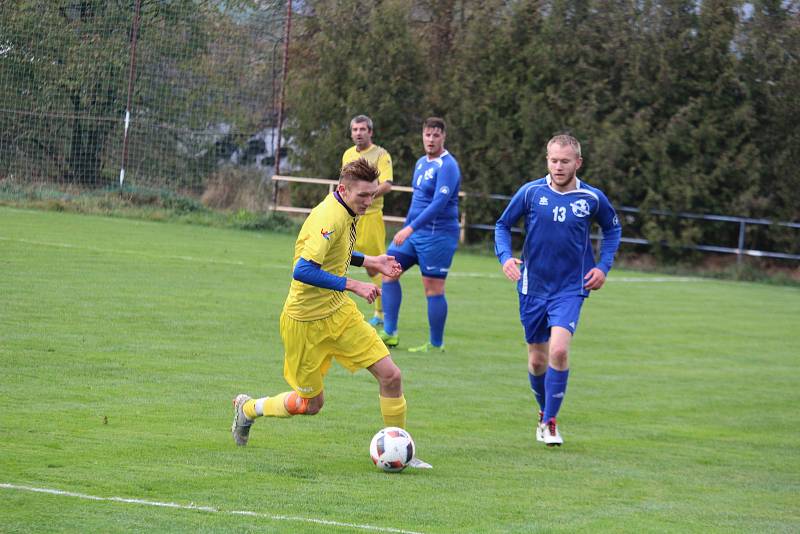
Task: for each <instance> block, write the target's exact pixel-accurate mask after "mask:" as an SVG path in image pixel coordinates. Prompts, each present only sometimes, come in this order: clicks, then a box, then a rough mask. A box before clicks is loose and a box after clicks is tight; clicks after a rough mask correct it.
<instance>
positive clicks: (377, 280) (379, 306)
mask: <svg viewBox="0 0 800 534" xmlns="http://www.w3.org/2000/svg"><path fill="white" fill-rule="evenodd" d="M382 278H383V277H382V275H380V274H376V275H375V276H371V277H370V280H372V283H373V284H375V285H376V286H378V287H381V280H382ZM375 315H377V316H378V317H380V318H381V319H383V302H382V301H381V297H378V298H376V299H375Z"/></svg>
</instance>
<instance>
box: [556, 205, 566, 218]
mask: <svg viewBox="0 0 800 534" xmlns="http://www.w3.org/2000/svg"><path fill="white" fill-rule="evenodd" d="M566 218H567V208H565V207H563V206H556V207H555V208H553V220H554V221H558V222H564V219H566Z"/></svg>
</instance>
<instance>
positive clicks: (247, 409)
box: [242, 399, 258, 419]
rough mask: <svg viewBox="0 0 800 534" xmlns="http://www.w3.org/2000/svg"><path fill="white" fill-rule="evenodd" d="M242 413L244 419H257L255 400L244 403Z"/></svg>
mask: <svg viewBox="0 0 800 534" xmlns="http://www.w3.org/2000/svg"><path fill="white" fill-rule="evenodd" d="M242 411H243V412H244V415H245V417H247V418H248V419H255V418H256V417H258V414H257V413H256V399H250V400H249V401H247V402H245V403H244V405H243V406H242Z"/></svg>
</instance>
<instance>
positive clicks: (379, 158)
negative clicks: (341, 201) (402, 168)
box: [342, 115, 393, 326]
mask: <svg viewBox="0 0 800 534" xmlns="http://www.w3.org/2000/svg"><path fill="white" fill-rule="evenodd" d="M372 132H373V130H372V119H370V118H369V117H367V116H366V115H357V116H355V117H353V119H352V120H351V121H350V137H351V138H352V139H353V143H355V145H353V146H352V147H350V148H348V149H347V150H345V152H344V154H343V155H342V166H345V165H347V164H348V163H350V162H351V161H355V160H357V159H359V158H364V159H366V160H367V161H369V162H370V163H371V164H372V165H374V166H375V167H377V168H378V172H379V173H380V174H379V175H378V190H377V191H375V198H374V200H373V201H372V205H371V206H370V207H369V208H367V212H366V213H365V214H364V215H362V216H361V217H359V218H358V224H357V225H356V250H358V251H359V252H363V253H364V254H369V255H370V256H380V255H381V254H385V253H386V227H385V226H384V224H383V196H384V195H385V194H386V193H388V192H389V191H391V190H392V180H393V176H392V157H391V156H390V155H389V152H387V151H386V149H384V148H383V147H380V146H378V145H376V144H373V143H372ZM367 274H369V276H370V278H371V279H372V283H373V284H375V285H376V286H378V287H380V286H381V278H382V277H381V273H379V272H378V271H376V270H375V269H371V268H369V267H367ZM369 324H371V325H372V326H380V325H382V324H383V306H382V302H381V297H380V296H378V298H376V299H375V314H374V315H373V317H372V319H370V321H369Z"/></svg>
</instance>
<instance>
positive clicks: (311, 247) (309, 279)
mask: <svg viewBox="0 0 800 534" xmlns="http://www.w3.org/2000/svg"><path fill="white" fill-rule="evenodd" d="M304 227H306V228H309V235H308V236H306V239H305V242H304V244H303V250H302V252H301V253H300V258H299V259H298V260H297V263H296V264H295V265H294V271H293V272H292V278H294V279H295V280H297V281H299V282H303V283H304V284H308V285H311V286H315V287H321V288H324V289H331V290H333V291H344V290H345V285H346V283H347V279H346V278H345V277H343V276H336V275H335V274H333V273H329V272H328V271H326V270H324V269H323V268H322V264H323V262H324V261H325V256H326V255H327V254H328V251H329V250H330V247H331V240H330V239H325V237H324V236H323V230H324V227H323V225H322V223H321V222H320V223H319V224H317V223H316V221H308V223H307V224H305V225H304ZM317 228H320V231H319V232H318V233H317V232H316V229H317ZM329 230H332V231H333V232H334V233H338V232H339V231H340V229H339V228H330V229H329Z"/></svg>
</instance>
